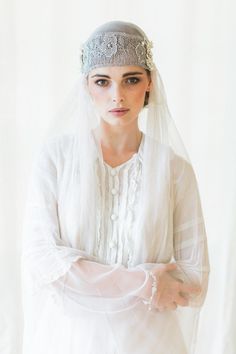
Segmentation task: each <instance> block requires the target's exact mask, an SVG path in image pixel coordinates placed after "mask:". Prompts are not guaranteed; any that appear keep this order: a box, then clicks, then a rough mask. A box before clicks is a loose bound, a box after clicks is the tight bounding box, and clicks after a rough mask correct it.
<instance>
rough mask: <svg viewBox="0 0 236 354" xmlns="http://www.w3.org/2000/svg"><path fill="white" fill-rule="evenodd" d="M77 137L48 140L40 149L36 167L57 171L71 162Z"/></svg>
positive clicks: (35, 161) (65, 135)
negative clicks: (66, 162) (67, 162)
mask: <svg viewBox="0 0 236 354" xmlns="http://www.w3.org/2000/svg"><path fill="white" fill-rule="evenodd" d="M75 140H76V136H75V135H73V134H63V135H58V136H54V137H50V138H47V139H46V140H45V141H44V142H43V143H42V144H41V145H40V147H39V150H38V153H37V154H36V157H35V159H34V166H35V167H40V168H43V169H51V170H52V171H53V169H57V168H58V167H59V166H60V165H61V164H64V162H65V161H67V160H69V159H70V157H71V154H72V149H73V145H74V142H75Z"/></svg>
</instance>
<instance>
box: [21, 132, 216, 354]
mask: <svg viewBox="0 0 236 354" xmlns="http://www.w3.org/2000/svg"><path fill="white" fill-rule="evenodd" d="M74 139H76V138H75V137H72V136H69V137H64V138H59V139H58V138H56V139H53V140H52V141H51V142H50V143H48V144H47V145H46V146H45V147H44V148H43V149H42V151H41V153H40V155H39V157H38V159H37V160H36V162H35V166H34V169H33V173H32V176H31V185H30V188H29V195H28V203H27V211H26V219H25V229H24V241H23V254H22V274H23V280H24V283H23V284H24V286H23V289H24V296H23V297H24V308H25V338H24V351H23V353H24V354H30V353H31V352H32V350H33V351H34V353H36V354H41V353H48V354H49V353H50V354H53V353H63V352H64V353H65V351H66V350H67V352H68V348H70V351H69V353H72V354H74V353H78V349H79V350H81V353H83V354H85V353H94V354H98V353H101V352H102V353H127V354H128V353H132V352H135V353H140V354H144V353H147V354H148V353H150V352H151V353H157V354H162V353H165V354H167V353H168V354H169V353H175V354H176V353H179V354H180V353H181V354H183V353H186V354H187V353H192V352H193V350H194V349H193V348H194V341H195V337H196V329H197V322H198V315H199V309H200V306H201V305H202V304H203V301H204V298H205V294H206V290H207V282H208V272H209V264H208V254H207V245H206V235H205V228H204V222H203V217H202V211H201V205H200V199H199V194H198V188H197V183H196V179H195V176H194V173H193V170H192V167H191V165H190V164H189V163H187V162H186V161H185V160H183V159H182V158H180V157H178V156H177V155H175V154H173V153H172V158H171V160H170V161H171V163H170V165H169V170H168V171H169V173H170V175H171V176H172V182H173V183H172V184H171V185H172V189H171V195H170V196H171V197H170V198H169V200H168V201H169V203H168V204H167V205H166V207H167V209H168V210H163V212H164V213H167V214H166V215H169V214H168V213H170V215H173V221H172V220H171V219H170V217H169V219H168V220H169V223H170V226H171V225H172V223H173V225H172V227H169V229H168V232H167V230H165V228H163V227H166V224H165V223H163V224H160V223H159V226H158V229H156V230H155V229H153V230H147V232H150V233H151V232H153V233H155V232H156V235H155V234H154V235H155V237H153V238H152V240H151V239H150V241H152V242H151V243H149V244H147V243H146V240H145V239H144V243H141V245H140V251H139V257H143V258H144V252H145V254H146V261H144V262H143V261H140V262H137V261H136V263H135V259H137V255H136V254H135V252H134V257H133V260H132V264H130V265H129V266H127V265H123V264H103V263H102V262H101V259H98V258H97V257H96V255H95V252H94V250H93V252H92V253H88V251H87V249H86V247H83V246H79V244H80V238H79V234H78V230H79V226H78V224H77V222H76V221H75V215H76V213H77V212H78V204H77V203H76V201H77V200H76V199H75V200H74V203H72V200H71V198H69V203H68V199H67V203H66V204H64V202H65V200H66V199H65V196H64V193H70V189H68V184H69V181H68V180H69V179H70V176H71V174H70V171H71V164H72V159H70V156H71V149H72V147H73V146H74ZM145 143H151V140H149V139H147V140H146V142H145ZM152 143H153V142H152ZM144 146H145V144H144ZM144 151H145V149H144ZM161 151H162V155H164V157H162V160H161V161H162V164H164V165H163V166H165V161H166V160H165V158H166V156H165V153H164V151H165V149H164V150H163V149H162V150H161ZM168 156H170V155H169V154H168ZM159 166H161V164H160V161H159ZM163 166H162V168H163ZM168 185H169V184H168ZM74 187H75V186H73V190H76V189H74ZM78 190H79V189H78ZM155 193H156V191H155V190H154V189H153V193H152V194H153V195H155ZM163 198H165V194H164V196H163ZM139 205H140V208H142V204H139ZM163 205H164V204H163ZM171 208H173V209H171ZM160 210H161V209H160ZM139 212H140V211H139ZM146 217H149V215H146ZM150 219H151V218H150ZM73 220H74V221H73ZM73 223H74V224H73ZM66 225H67V228H66ZM66 229H67V230H69V232H65V230H66ZM134 232H135V233H136V229H135V228H134ZM164 232H166V234H165V240H163V239H160V237H158V234H159V235H162V236H163V235H164ZM173 235H174V236H173ZM87 237H91V236H90V235H89V234H88V235H87ZM149 237H150V235H149ZM82 240H83V239H82ZM136 247H137V246H136ZM137 250H138V248H137ZM140 259H141V258H140ZM170 261H175V262H176V263H177V265H178V269H177V270H176V271H173V272H172V275H173V277H175V278H177V279H181V280H183V281H185V282H188V283H191V284H199V285H200V286H201V289H202V291H201V293H200V294H199V295H197V296H194V297H192V298H191V299H190V306H191V307H188V308H180V307H179V308H178V309H177V310H176V311H165V312H163V313H160V312H159V311H157V310H152V311H148V310H147V307H146V306H145V305H144V304H143V299H145V298H148V297H149V296H150V294H151V281H150V279H149V277H148V273H147V271H148V270H149V269H153V268H156V267H158V266H159V264H162V263H169V262H170ZM65 328H66V329H65ZM170 339H171V340H170ZM66 348H67V349H66ZM80 348H81V349H80ZM176 348H177V349H176Z"/></svg>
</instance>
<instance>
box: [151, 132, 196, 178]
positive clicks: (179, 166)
mask: <svg viewBox="0 0 236 354" xmlns="http://www.w3.org/2000/svg"><path fill="white" fill-rule="evenodd" d="M145 145H146V153H147V155H149V156H150V155H152V156H153V158H154V160H156V161H157V164H159V163H160V162H161V163H162V164H165V165H166V166H169V168H170V175H171V177H172V179H173V182H174V183H176V184H177V183H179V182H180V181H181V180H183V179H184V178H185V179H188V178H195V173H194V170H193V167H192V165H191V163H190V161H188V160H187V157H183V156H181V155H179V154H178V153H177V152H175V151H174V149H173V148H172V147H171V146H170V145H167V144H164V143H160V142H159V141H157V140H155V139H153V138H151V137H149V136H147V135H145ZM153 162H154V161H153Z"/></svg>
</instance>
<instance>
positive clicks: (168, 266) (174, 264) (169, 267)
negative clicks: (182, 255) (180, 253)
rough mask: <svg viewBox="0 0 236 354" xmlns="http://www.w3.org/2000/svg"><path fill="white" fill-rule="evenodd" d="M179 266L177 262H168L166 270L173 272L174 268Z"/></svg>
mask: <svg viewBox="0 0 236 354" xmlns="http://www.w3.org/2000/svg"><path fill="white" fill-rule="evenodd" d="M176 268H177V264H176V263H168V264H166V269H165V270H166V271H167V272H171V271H172V270H175V269H176Z"/></svg>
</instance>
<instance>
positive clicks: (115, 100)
mask: <svg viewBox="0 0 236 354" xmlns="http://www.w3.org/2000/svg"><path fill="white" fill-rule="evenodd" d="M150 85H151V82H150V77H149V75H148V73H147V72H146V70H145V69H144V68H142V67H141V66H107V67H101V68H97V69H93V70H91V71H90V73H89V75H88V90H89V93H90V96H91V98H92V101H93V103H94V106H95V109H96V111H97V113H98V114H99V116H100V117H101V118H102V119H103V120H104V121H105V122H107V123H108V124H111V125H119V126H123V125H127V124H131V123H134V122H135V123H137V118H138V114H139V112H140V111H141V110H142V108H143V106H144V100H145V95H146V92H147V91H150Z"/></svg>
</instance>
